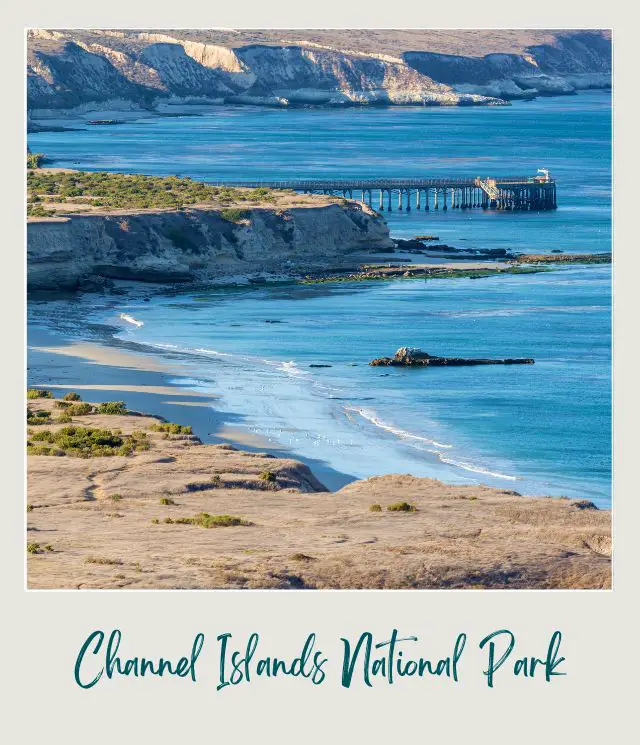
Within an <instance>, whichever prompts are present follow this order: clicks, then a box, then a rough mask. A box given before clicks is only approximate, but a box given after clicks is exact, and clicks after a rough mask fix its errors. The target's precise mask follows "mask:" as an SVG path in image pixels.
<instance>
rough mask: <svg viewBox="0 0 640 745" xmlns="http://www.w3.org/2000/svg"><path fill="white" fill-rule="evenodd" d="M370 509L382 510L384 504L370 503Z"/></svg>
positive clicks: (371, 510)
mask: <svg viewBox="0 0 640 745" xmlns="http://www.w3.org/2000/svg"><path fill="white" fill-rule="evenodd" d="M369 511H370V512H382V506H381V505H379V504H372V505H369Z"/></svg>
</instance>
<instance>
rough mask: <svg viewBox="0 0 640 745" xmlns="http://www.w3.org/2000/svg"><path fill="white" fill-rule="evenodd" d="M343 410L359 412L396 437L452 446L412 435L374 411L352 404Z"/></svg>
mask: <svg viewBox="0 0 640 745" xmlns="http://www.w3.org/2000/svg"><path fill="white" fill-rule="evenodd" d="M345 411H354V412H355V413H356V414H359V415H360V416H361V417H362V418H363V419H366V420H367V421H368V422H371V424H374V425H375V426H376V427H379V428H380V429H383V430H385V431H386V432H391V434H393V435H395V436H396V437H399V438H400V439H402V440H413V441H415V442H424V443H426V444H427V445H433V446H434V447H437V448H452V447H453V445H449V444H447V443H445V442H437V441H436V440H431V439H430V438H428V437H423V436H421V435H414V434H413V433H412V432H407V431H406V430H404V429H400V428H399V427H394V426H393V425H392V424H387V423H386V422H383V421H382V420H381V419H380V418H379V417H378V416H377V415H376V414H375V413H374V412H372V411H369V410H367V409H359V408H356V407H353V406H345Z"/></svg>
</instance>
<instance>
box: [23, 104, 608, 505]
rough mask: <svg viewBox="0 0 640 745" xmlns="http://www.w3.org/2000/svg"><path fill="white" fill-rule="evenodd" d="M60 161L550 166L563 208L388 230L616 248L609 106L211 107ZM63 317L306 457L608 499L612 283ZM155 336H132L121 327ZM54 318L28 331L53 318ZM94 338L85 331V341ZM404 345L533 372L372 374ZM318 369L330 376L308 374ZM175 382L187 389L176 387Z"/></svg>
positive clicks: (555, 280)
mask: <svg viewBox="0 0 640 745" xmlns="http://www.w3.org/2000/svg"><path fill="white" fill-rule="evenodd" d="M29 141H30V145H31V147H32V149H34V150H38V151H42V152H45V153H47V154H48V155H50V156H52V157H54V158H55V159H56V161H57V162H56V163H55V165H61V166H62V165H64V166H75V167H83V168H95V169H104V168H108V169H111V170H122V171H140V172H143V173H172V172H179V173H183V174H188V175H191V176H194V177H196V178H237V179H240V178H243V179H244V178H261V177H264V178H276V177H281V176H282V177H297V176H303V175H304V176H321V175H325V174H330V175H334V176H336V177H337V176H348V175H384V174H389V175H395V176H414V175H420V174H422V173H428V174H430V175H431V174H433V175H440V174H452V175H458V174H459V175H484V174H491V175H494V174H508V173H515V174H521V173H533V172H535V170H536V168H538V167H543V166H544V167H548V168H550V170H551V172H552V175H554V176H555V177H556V178H557V179H558V195H559V204H560V208H559V209H558V210H557V211H556V212H553V213H541V214H536V213H499V214H498V213H481V212H480V211H474V212H473V214H470V213H469V212H461V211H459V210H449V211H448V212H447V213H446V214H443V213H439V214H436V213H434V212H431V213H428V214H427V215H425V213H424V212H423V213H418V212H416V211H413V212H411V213H410V214H409V215H407V214H406V213H404V214H400V213H398V212H394V213H392V214H391V215H387V213H385V217H388V219H389V224H390V227H391V229H392V233H393V234H395V235H413V234H416V233H423V232H429V233H435V234H437V235H439V236H440V237H441V239H442V240H445V241H447V242H450V243H451V244H453V245H460V246H464V245H467V246H473V247H489V248H495V247H505V248H516V249H519V250H528V251H538V250H549V249H553V248H559V249H562V250H565V251H606V250H610V206H611V205H610V201H611V196H610V189H611V174H610V96H609V94H608V93H601V92H593V93H585V94H582V95H580V96H576V97H570V98H550V99H542V100H538V101H532V102H521V103H517V104H514V105H513V106H511V107H508V108H491V109H467V108H465V109H418V108H409V109H404V108H398V109H375V110H366V109H365V110H359V109H346V110H338V111H336V110H321V109H319V110H308V109H302V110H294V111H280V110H268V109H267V110H265V109H251V108H238V109H230V110H225V109H214V110H212V111H209V112H208V113H207V114H206V115H204V116H201V117H186V118H164V119H145V120H140V121H137V122H131V123H128V124H125V125H120V126H116V127H88V128H87V129H86V131H82V132H61V133H41V134H37V135H30V137H29ZM92 302H93V301H87V302H84V301H83V303H82V304H83V307H84V313H85V314H86V315H84V316H82V315H80V316H78V315H77V304H76V306H75V308H74V306H73V305H71V304H70V305H69V306H68V308H67V309H66V311H65V309H64V303H62V305H60V303H59V304H58V305H57V311H56V312H57V313H60V314H61V316H64V315H65V313H66V314H67V315H68V317H69V318H72V317H74V316H75V317H78V318H79V317H83V321H82V324H84V325H86V324H88V323H89V321H92V322H95V323H106V324H110V325H112V326H113V327H114V329H115V341H118V340H121V341H127V342H128V341H135V342H138V343H141V344H145V345H151V348H153V349H155V350H156V351H157V352H158V353H159V354H172V355H175V354H177V353H178V354H179V355H180V357H181V359H182V360H183V361H186V362H187V364H188V366H189V368H190V369H191V371H192V374H193V380H192V381H191V385H193V386H195V387H202V388H206V389H211V390H214V391H215V392H216V393H219V394H221V396H222V399H221V402H220V408H221V409H222V410H226V411H231V412H235V413H237V414H240V415H243V416H244V419H243V421H244V423H245V426H247V427H248V428H249V429H251V430H252V431H255V432H257V433H259V434H261V435H263V436H265V437H267V438H269V439H271V440H272V441H274V442H278V443H281V444H284V445H287V446H288V447H290V448H291V449H292V450H293V451H294V452H297V453H299V454H300V455H303V456H307V457H313V458H316V459H321V460H325V461H326V462H327V463H329V464H330V465H331V466H333V467H334V468H336V469H338V470H341V471H343V472H345V473H348V474H350V475H353V476H354V477H363V476H370V475H373V474H378V473H388V472H411V473H415V474H416V475H432V476H436V477H438V478H442V479H444V480H448V481H453V482H457V483H478V482H481V483H490V484H494V485H500V486H503V487H506V488H509V489H516V490H517V491H519V492H522V493H527V494H552V495H563V494H565V495H569V496H580V497H588V498H591V499H594V500H595V501H596V502H598V503H599V504H602V505H608V504H609V503H610V494H611V489H610V481H611V457H610V449H611V390H610V385H611V375H610V366H611V349H610V342H611V323H610V319H611V271H610V267H603V266H588V267H569V268H564V269H561V270H559V271H556V272H552V273H544V274H536V275H527V276H506V277H500V278H490V279H483V280H475V281H474V280H438V281H430V282H424V281H415V280H412V281H397V282H390V283H370V284H364V283H358V284H354V285H344V284H342V285H338V286H327V285H319V286H289V287H270V288H260V289H246V290H245V289H239V290H236V291H224V290H215V291H210V292H202V293H197V294H181V295H179V296H176V297H165V298H154V299H152V300H151V302H147V303H142V302H138V301H135V300H134V301H130V300H123V301H122V303H121V304H120V305H118V307H116V308H114V307H112V306H110V307H109V308H106V307H94V308H92V307H91V303H92ZM123 312H124V313H127V314H129V315H131V316H132V317H134V318H135V319H138V320H140V321H142V322H143V324H144V325H142V326H140V327H135V326H133V325H132V324H130V323H127V322H126V321H123V320H122V319H120V318H119V315H120V313H123ZM46 313H47V311H46V309H45V306H41V305H34V306H33V308H32V309H31V320H33V321H37V322H46V320H47V318H46ZM76 333H78V334H80V335H82V328H79V329H77V330H76ZM402 345H412V346H419V347H421V348H423V349H425V350H426V351H428V352H430V353H431V354H442V355H450V356H496V357H506V356H526V357H534V358H535V359H536V364H535V365H533V366H522V367H520V366H517V367H484V368H483V367H478V368H451V369H449V368H446V369H434V370H396V369H390V370H381V369H379V368H370V367H368V366H367V362H368V361H369V360H370V359H372V358H373V357H377V356H381V355H388V354H392V353H393V352H394V351H395V349H396V348H397V347H399V346H402ZM311 364H326V365H331V367H323V368H311V367H309V365H311ZM183 382H184V381H183Z"/></svg>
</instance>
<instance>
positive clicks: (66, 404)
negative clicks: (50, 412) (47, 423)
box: [53, 401, 71, 409]
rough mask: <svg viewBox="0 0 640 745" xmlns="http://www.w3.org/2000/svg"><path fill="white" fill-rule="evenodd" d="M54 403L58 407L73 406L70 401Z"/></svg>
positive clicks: (66, 407)
mask: <svg viewBox="0 0 640 745" xmlns="http://www.w3.org/2000/svg"><path fill="white" fill-rule="evenodd" d="M53 405H54V406H55V407H56V409H68V408H69V407H70V406H71V404H70V403H69V402H68V401H55V402H54V404H53Z"/></svg>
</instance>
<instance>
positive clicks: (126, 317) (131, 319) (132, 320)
mask: <svg viewBox="0 0 640 745" xmlns="http://www.w3.org/2000/svg"><path fill="white" fill-rule="evenodd" d="M120 318H122V320H123V321H126V322H127V323H131V324H133V325H134V326H137V327H138V328H140V326H144V323H143V322H142V321H137V320H136V319H135V318H134V317H133V316H130V315H128V314H127V313H120Z"/></svg>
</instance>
